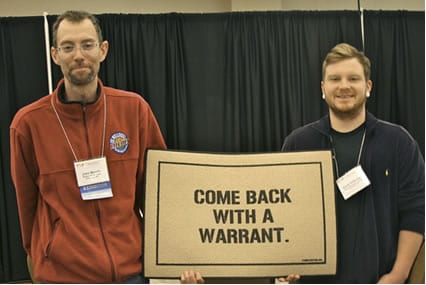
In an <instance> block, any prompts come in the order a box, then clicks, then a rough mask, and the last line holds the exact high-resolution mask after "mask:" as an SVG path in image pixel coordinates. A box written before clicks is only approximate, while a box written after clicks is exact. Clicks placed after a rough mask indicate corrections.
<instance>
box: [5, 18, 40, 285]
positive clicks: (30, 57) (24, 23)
mask: <svg viewBox="0 0 426 285" xmlns="http://www.w3.org/2000/svg"><path fill="white" fill-rule="evenodd" d="M43 33H44V32H43V19H42V18H41V17H21V18H0V96H1V100H2V103H1V104H0V118H1V119H0V138H1V139H0V159H1V161H0V171H1V172H0V187H1V188H0V282H8V281H16V280H23V279H27V278H28V277H27V276H28V273H27V269H26V259H25V255H24V250H23V248H22V242H21V234H20V230H19V220H18V214H17V207H16V199H15V192H14V191H15V190H14V188H13V185H12V181H11V178H10V151H9V150H10V147H9V125H10V122H11V121H12V118H13V116H14V114H15V112H16V111H17V109H18V108H20V107H22V106H24V105H26V104H28V103H30V102H32V101H34V100H36V99H38V98H40V97H41V96H43V94H46V93H47V90H48V84H47V75H46V67H45V66H46V65H45V63H46V59H45V58H46V57H45V56H44V39H43Z"/></svg>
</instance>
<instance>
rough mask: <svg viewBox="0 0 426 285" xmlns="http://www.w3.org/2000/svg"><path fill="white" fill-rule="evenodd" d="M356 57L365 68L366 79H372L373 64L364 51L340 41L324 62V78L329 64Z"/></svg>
mask: <svg viewBox="0 0 426 285" xmlns="http://www.w3.org/2000/svg"><path fill="white" fill-rule="evenodd" d="M352 58H356V59H357V60H358V62H359V63H360V64H361V65H362V67H363V69H364V75H365V79H366V80H370V75H371V64H370V60H369V59H368V57H366V56H365V55H364V53H363V52H362V51H359V50H357V49H356V48H355V47H353V46H351V45H349V44H347V43H340V44H338V45H336V46H335V47H333V48H332V49H331V50H330V52H329V53H328V54H327V55H326V57H325V59H324V61H323V63H322V78H323V79H324V78H325V69H326V67H327V66H328V65H330V64H333V63H336V62H339V61H342V60H345V59H352Z"/></svg>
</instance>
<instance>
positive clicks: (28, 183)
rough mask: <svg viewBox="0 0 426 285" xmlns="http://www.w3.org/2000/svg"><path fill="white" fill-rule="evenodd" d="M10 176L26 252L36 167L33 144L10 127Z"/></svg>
mask: <svg viewBox="0 0 426 285" xmlns="http://www.w3.org/2000/svg"><path fill="white" fill-rule="evenodd" d="M10 156H11V158H10V163H11V176H12V181H13V184H14V186H15V191H16V200H17V204H18V214H19V220H20V226H21V235H22V243H23V246H24V249H25V251H26V252H27V254H30V249H31V233H32V229H33V224H34V217H35V212H36V208H37V200H38V193H39V191H38V188H37V183H36V181H37V176H38V172H39V171H38V167H37V164H36V157H35V153H34V148H33V144H32V143H31V141H30V139H29V138H26V137H24V136H23V135H22V134H20V133H19V132H18V130H17V129H16V128H14V127H12V126H11V128H10Z"/></svg>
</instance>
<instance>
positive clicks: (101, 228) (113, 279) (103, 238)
mask: <svg viewBox="0 0 426 285" xmlns="http://www.w3.org/2000/svg"><path fill="white" fill-rule="evenodd" d="M83 125H84V131H85V133H86V143H87V147H88V150H89V151H88V154H89V157H88V158H89V159H90V158H92V151H91V147H90V140H89V131H88V128H87V121H86V105H83ZM94 202H95V212H96V218H97V219H98V224H99V229H100V232H101V234H102V240H103V242H104V246H105V250H106V252H107V255H108V259H109V261H110V265H111V274H112V283H114V282H115V281H116V279H117V277H116V272H115V269H114V262H113V260H112V255H111V252H110V250H109V248H108V244H107V242H106V238H105V233H104V230H103V226H102V220H101V213H100V209H99V204H98V201H96V200H95V201H94Z"/></svg>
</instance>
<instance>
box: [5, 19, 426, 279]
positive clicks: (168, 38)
mask: <svg viewBox="0 0 426 285" xmlns="http://www.w3.org/2000/svg"><path fill="white" fill-rule="evenodd" d="M98 16H99V19H100V21H101V26H102V29H103V33H104V38H105V39H107V40H108V41H109V42H110V51H109V54H108V56H107V59H106V61H105V62H104V63H103V64H102V66H101V70H100V74H99V75H100V78H101V79H102V80H103V82H104V83H105V84H106V85H109V86H112V87H116V88H121V89H126V90H131V91H135V92H138V93H140V94H141V95H142V96H143V97H144V98H145V99H146V100H147V101H148V102H149V103H150V105H151V106H152V109H153V111H154V113H155V115H156V116H157V119H158V121H159V124H160V127H161V129H162V132H163V134H164V137H165V139H166V142H167V144H168V146H169V148H172V149H185V150H194V151H216V152H269V151H279V149H280V146H281V144H282V141H283V139H284V137H285V136H286V135H288V134H289V132H290V131H291V130H293V129H295V128H296V127H299V126H301V125H303V124H306V123H309V122H311V121H314V120H316V119H318V118H319V117H321V116H322V115H324V114H325V113H326V112H327V109H326V106H325V103H324V102H323V100H322V99H321V91H320V80H321V64H322V60H323V58H324V56H325V55H326V53H327V51H328V50H329V49H330V48H331V47H333V46H334V45H335V44H337V43H339V42H342V41H345V42H348V43H350V44H352V45H354V46H356V47H357V48H360V49H362V37H361V23H360V17H359V14H358V12H357V11H321V12H318V11H291V12H249V13H218V14H177V13H171V14H156V15H136V14H134V15H118V14H102V15H98ZM54 20H55V17H53V16H49V22H50V24H52V23H53V21H54ZM364 21H365V52H366V54H367V55H368V56H369V57H370V59H371V61H372V65H373V66H372V79H373V92H372V97H371V99H370V100H369V103H368V107H369V109H370V111H372V112H373V113H374V114H376V115H377V116H378V117H380V118H382V119H385V120H389V121H391V122H395V123H399V124H401V125H403V126H404V127H406V128H407V129H408V130H409V131H410V132H411V133H412V135H413V137H414V138H415V139H416V140H417V141H418V142H419V144H420V147H421V149H422V150H423V151H424V117H425V116H424V14H423V12H406V11H405V12H402V11H396V12H395V11H394V12H387V11H365V13H364ZM52 64H53V63H52ZM53 66H54V64H53ZM60 78H61V73H60V70H59V68H57V67H55V66H54V68H53V79H54V80H53V82H54V85H55V84H56V83H57V81H58V80H59V79H60ZM47 92H48V91H47V76H46V64H45V51H44V32H43V19H42V18H41V17H22V18H21V17H19V18H0V94H1V96H2V104H1V105H0V114H1V120H0V134H1V141H0V151H1V153H0V158H1V161H0V162H1V163H0V171H1V173H0V187H1V189H0V242H1V245H0V254H1V257H0V282H10V281H18V280H24V279H28V273H27V270H26V264H25V255H24V252H23V250H22V245H21V239H20V234H19V223H18V216H17V212H16V201H15V197H14V189H13V186H12V183H11V179H10V170H9V169H10V158H9V157H10V153H9V125H10V122H11V120H12V117H13V115H14V114H15V112H16V111H17V110H18V109H19V108H20V107H22V106H24V105H26V104H28V103H29V102H32V101H34V100H36V99H38V98H40V97H41V96H43V95H45V94H47ZM46 139H54V138H46Z"/></svg>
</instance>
